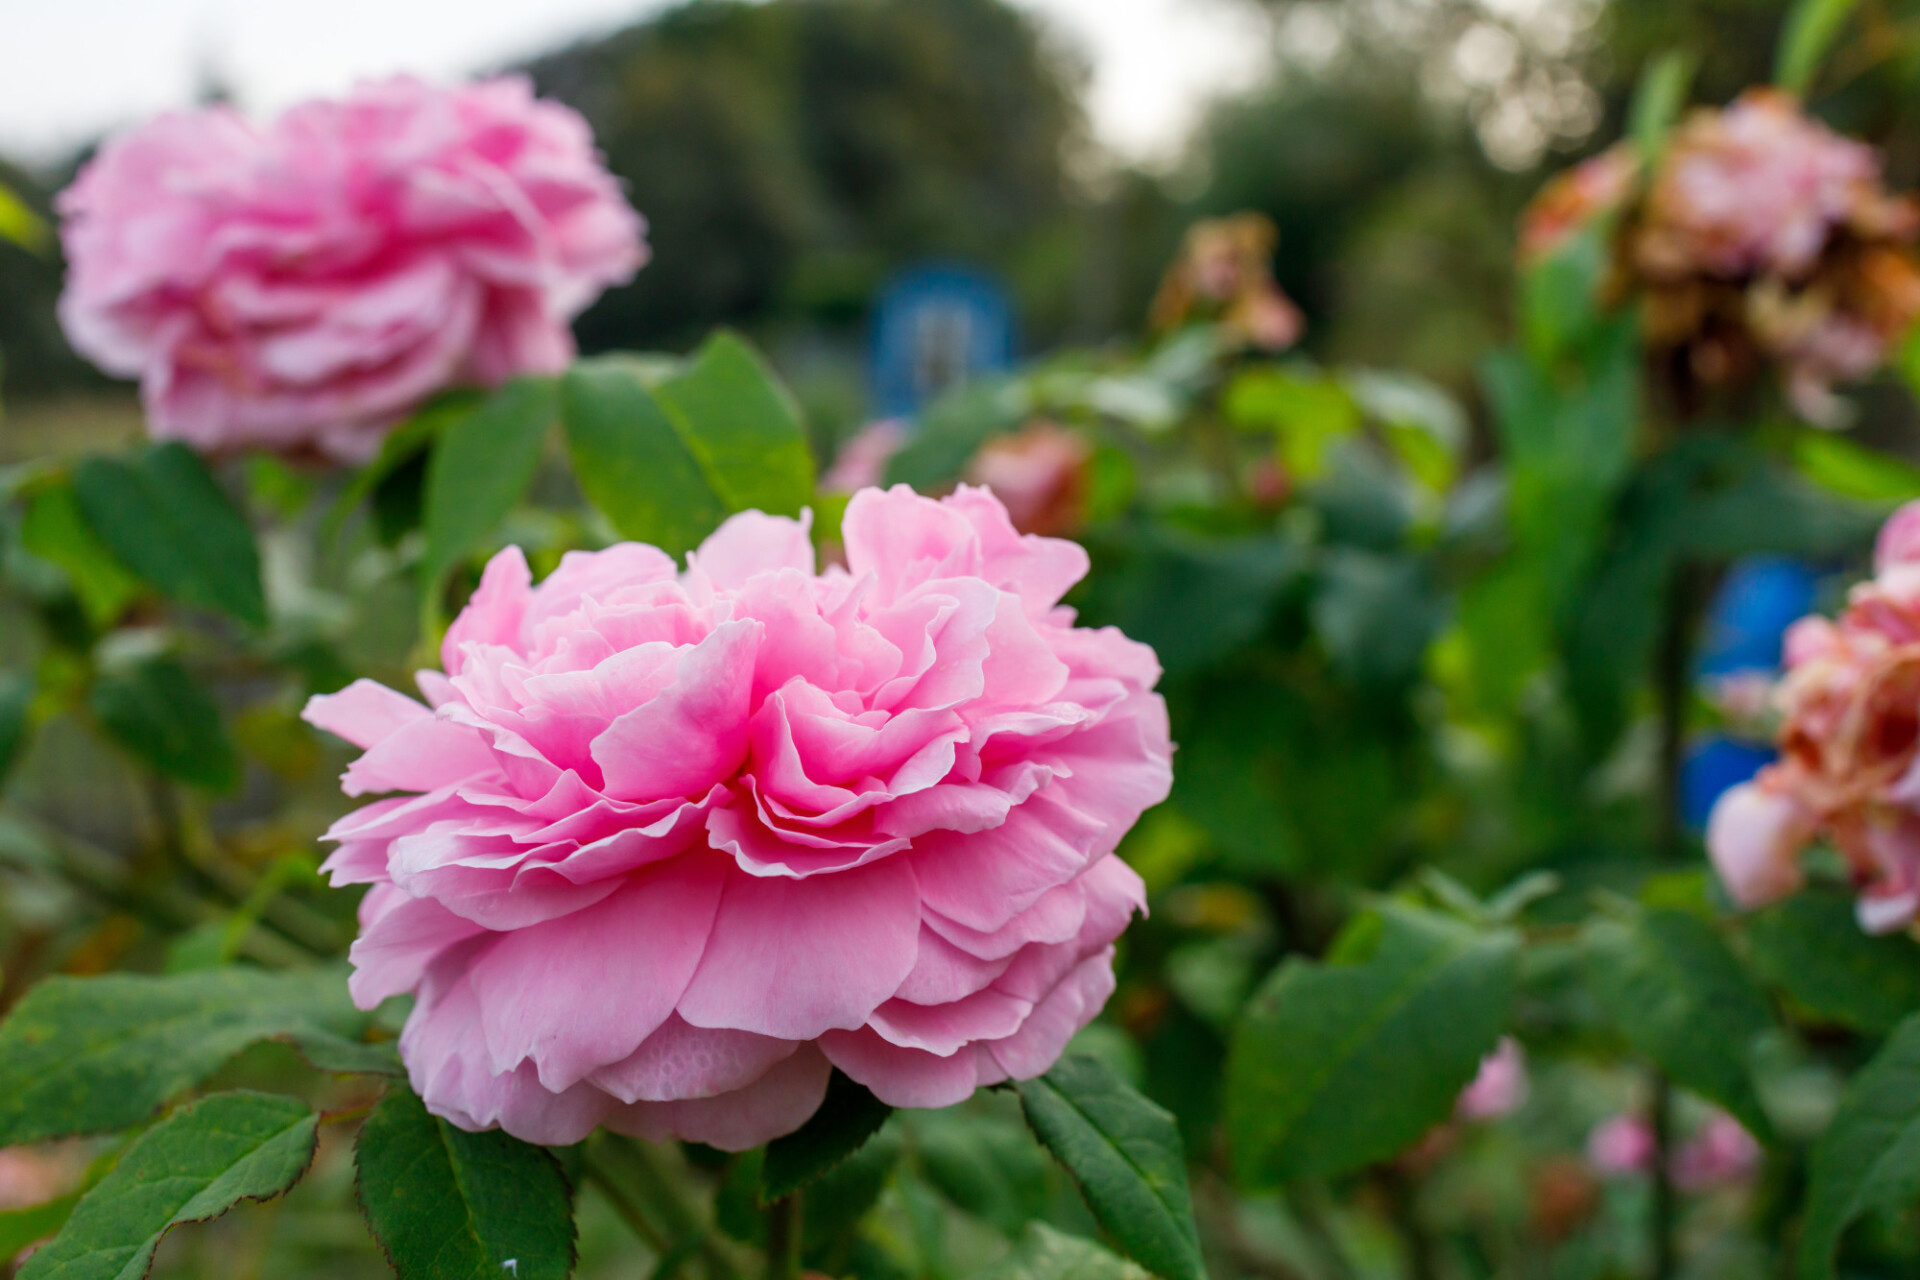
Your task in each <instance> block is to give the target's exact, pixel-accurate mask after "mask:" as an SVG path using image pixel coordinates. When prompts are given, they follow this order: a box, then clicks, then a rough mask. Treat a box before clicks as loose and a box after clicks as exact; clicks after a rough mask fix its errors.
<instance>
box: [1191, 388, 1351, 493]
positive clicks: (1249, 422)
mask: <svg viewBox="0 0 1920 1280" xmlns="http://www.w3.org/2000/svg"><path fill="white" fill-rule="evenodd" d="M1221 407H1222V408H1223V409H1224V411H1225V412H1226V415H1227V421H1229V422H1231V423H1233V424H1234V425H1235V426H1237V427H1239V428H1241V429H1242V430H1245V431H1255V430H1262V431H1270V432H1272V433H1273V434H1274V436H1275V438H1276V441H1277V447H1278V451H1279V455H1280V461H1281V462H1282V463H1283V464H1284V465H1285V466H1286V468H1287V470H1288V471H1289V472H1290V473H1291V474H1293V475H1294V476H1296V477H1298V478H1299V479H1301V480H1317V479H1318V478H1319V477H1320V476H1322V475H1324V474H1325V473H1326V469H1327V464H1326V457H1327V449H1328V446H1329V445H1331V444H1332V443H1333V442H1334V441H1335V440H1339V439H1341V438H1343V437H1345V436H1350V435H1352V434H1353V433H1354V432H1356V431H1358V430H1359V429H1360V406H1359V405H1357V404H1355V403H1354V399H1353V397H1352V396H1351V395H1349V394H1348V392H1347V389H1346V388H1345V387H1344V386H1342V385H1341V384H1340V383H1339V382H1337V381H1336V380H1334V379H1333V378H1330V377H1327V376H1326V375H1324V374H1317V373H1311V372H1306V371H1301V370H1294V369H1279V368H1272V367H1265V368H1254V369H1249V370H1247V371H1246V372H1245V373H1243V374H1241V375H1240V376H1239V377H1237V378H1235V379H1234V380H1233V382H1232V383H1230V384H1229V385H1228V387H1227V389H1226V393H1225V394H1224V396H1223V397H1222V399H1221Z"/></svg>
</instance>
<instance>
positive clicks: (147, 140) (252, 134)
mask: <svg viewBox="0 0 1920 1280" xmlns="http://www.w3.org/2000/svg"><path fill="white" fill-rule="evenodd" d="M59 210H60V212H61V214H62V215H63V217H64V222H63V224H62V227H61V239H62V243H63V244H64V246H65V248H66V254H67V260H68V263H69V271H68V277H67V286H66V291H65V293H64V294H63V295H62V297H61V299H60V318H61V322H62V324H63V325H64V327H65V329H66V332H67V336H68V337H69V338H70V339H71V340H72V342H73V344H74V346H75V347H76V348H77V349H78V350H79V351H80V352H82V353H83V354H84V355H86V356H87V357H88V358H89V359H91V360H93V361H94V362H95V363H96V364H98V365H100V367H101V368H103V369H105V370H107V371H108V372H110V373H114V374H119V375H122V376H126V377H137V378H139V379H140V389H141V395H142V398H143V400H144V401H145V403H146V408H147V414H148V418H149V423H150V429H151V431H152V433H153V434H154V435H155V436H157V437H160V438H163V439H178V440H183V441H185V442H187V443H188V444H190V445H192V446H194V447H195V448H197V449H202V450H207V451H227V450H233V449H238V448H245V447H260V448H266V449H272V450H276V451H281V452H288V453H307V452H317V453H320V454H322V455H325V456H328V457H331V458H334V459H340V460H361V459H364V458H367V457H369V456H371V455H372V454H373V453H374V452H375V451H376V450H377V449H378V448H379V446H380V441H381V437H382V435H383V433H384V432H385V431H386V430H387V429H388V428H389V427H391V426H392V425H393V424H394V423H395V422H397V421H398V420H399V419H400V418H402V417H404V416H405V415H406V413H407V412H408V410H409V409H411V408H412V407H414V406H415V405H417V404H418V403H419V402H420V401H421V400H422V399H423V398H424V397H426V396H428V395H430V394H431V393H433V392H435V391H437V390H440V389H441V388H443V387H446V386H448V385H451V384H456V383H481V384H487V385H492V384H495V383H499V382H501V381H504V380H505V379H507V378H509V377H511V376H513V375H514V374H520V373H550V372H554V371H557V370H559V369H561V368H563V367H564V366H565V365H566V364H567V362H568V361H569V360H570V359H571V358H572V356H573V350H574V348H573V338H572V335H571V333H570V332H569V329H568V325H569V323H570V322H571V320H572V319H573V317H574V316H576V315H578V314H579V313H580V311H581V310H583V309H584V308H585V307H586V306H587V304H588V303H590V302H592V301H593V300H594V298H595V297H597V296H598V295H599V294H600V292H601V291H602V290H603V289H605V288H607V287H608V286H609V285H612V284H616V283H620V282H622V281H625V280H627V279H630V278H631V277H632V275H633V273H634V271H635V270H636V269H637V268H638V267H639V266H640V265H641V264H642V263H643V262H644V261H645V260H646V248H645V246H644V244H643V243H642V240H641V234H642V230H643V226H644V224H643V223H642V222H641V219H640V217H639V215H638V214H636V213H635V212H634V211H633V210H632V209H631V208H630V207H629V206H628V205H627V202H626V200H625V198H624V197H623V196H622V195H621V193H620V188H619V185H618V183H617V182H616V181H615V179H614V178H613V177H612V176H611V175H610V174H608V173H607V171H606V169H605V168H604V167H603V166H602V164H601V162H600V158H599V156H598V154H597V153H596V152H595V150H594V147H593V139H592V136H591V134H590V133H589V131H588V129H587V125H586V122H585V121H584V120H582V119H581V118H580V116H579V115H578V114H576V113H575V112H574V111H572V110H571V109H570V108H568V107H564V106H562V105H560V104H559V103H555V102H545V101H540V100H537V99H535V98H534V96H533V91H532V88H531V87H530V86H529V84H528V83H527V81H525V80H524V79H521V78H518V77H510V78H505V79H498V80H492V81H488V82H485V83H482V84H476V85H471V86H468V87H465V88H458V89H438V88H433V87H430V86H428V85H425V84H422V83H421V82H419V81H417V80H412V79H406V78H399V79H393V80H388V81H384V82H381V83H375V84H366V85H362V86H361V87H359V88H358V89H356V90H355V91H354V92H353V93H351V94H349V95H348V96H347V97H345V98H343V99H340V100H337V101H326V100H322V101H314V102H308V103H306V104H304V105H301V106H297V107H294V108H293V109H291V110H289V111H287V112H286V113H285V114H284V115H282V116H280V117H279V119H277V120H275V121H273V122H272V123H271V124H269V125H266V126H263V127H256V126H254V125H251V124H249V123H248V122H247V121H245V120H244V119H242V118H241V117H240V116H239V115H237V114H235V113H234V112H233V111H231V110H230V109H228V108H226V107H210V108H207V109H205V110H201V111H194V112H188V113H175V114H169V115H164V116H161V117H159V118H158V119H156V120H154V121H152V122H151V123H149V124H146V125H143V126H141V127H140V128H137V129H134V130H132V131H131V132H128V133H125V134H122V135H120V136H119V137H117V138H114V139H112V140H111V141H109V142H108V143H107V144H106V145H105V146H104V147H102V148H101V150H100V153H99V155H98V156H96V157H95V158H94V159H93V160H92V161H91V162H90V163H89V164H88V165H87V166H86V167H85V168H84V169H82V170H81V172H80V176H79V178H78V179H77V180H76V181H75V182H74V184H73V185H72V186H71V187H69V188H68V189H67V190H66V191H64V192H63V193H61V195H60V198H59Z"/></svg>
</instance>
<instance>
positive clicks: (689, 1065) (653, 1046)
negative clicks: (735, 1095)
mask: <svg viewBox="0 0 1920 1280" xmlns="http://www.w3.org/2000/svg"><path fill="white" fill-rule="evenodd" d="M799 1047H800V1046H799V1044H798V1043H797V1042H795V1041H792V1040H776V1039H774V1038H773V1037H772V1036H760V1035H755V1034H754V1033H753V1032H751V1031H715V1030H710V1029H708V1028H705V1027H696V1026H693V1025H692V1024H690V1023H688V1022H686V1021H685V1020H683V1019H682V1018H681V1017H680V1016H679V1015H678V1014H675V1015H673V1016H671V1017H669V1018H668V1019H667V1020H666V1021H665V1022H663V1023H661V1024H660V1029H659V1030H657V1031H655V1032H654V1033H653V1034H652V1035H650V1036H648V1037H647V1038H646V1040H645V1041H643V1042H642V1043H641V1045H640V1047H639V1048H638V1049H635V1050H634V1051H633V1052H632V1053H631V1054H629V1055H627V1056H626V1057H625V1058H623V1059H621V1060H620V1061H619V1062H616V1063H613V1064H612V1065H610V1066H605V1067H602V1068H600V1070H598V1071H596V1072H594V1073H593V1077H592V1079H593V1083H594V1084H595V1085H597V1086H598V1087H600V1088H602V1089H605V1090H606V1091H607V1092H608V1093H610V1094H612V1095H613V1096H614V1097H616V1098H618V1099H620V1101H622V1102H643V1101H644V1102H677V1101H680V1100H682V1099H685V1098H714V1097H718V1096H720V1095H721V1094H724V1093H730V1092H732V1091H733V1090H735V1089H744V1088H746V1087H747V1086H748V1085H750V1084H752V1083H753V1082H754V1081H755V1080H758V1079H759V1078H760V1077H761V1076H763V1075H765V1074H766V1073H767V1072H768V1070H769V1069H771V1068H772V1067H773V1065H774V1064H775V1063H776V1062H779V1061H780V1060H781V1059H782V1058H785V1057H787V1056H788V1055H789V1054H791V1053H792V1052H793V1051H794V1050H795V1049H797V1048H799Z"/></svg>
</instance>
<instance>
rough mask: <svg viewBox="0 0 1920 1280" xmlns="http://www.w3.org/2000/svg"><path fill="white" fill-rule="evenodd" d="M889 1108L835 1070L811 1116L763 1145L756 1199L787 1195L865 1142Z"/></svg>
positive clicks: (873, 1132) (891, 1110)
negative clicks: (789, 1131)
mask: <svg viewBox="0 0 1920 1280" xmlns="http://www.w3.org/2000/svg"><path fill="white" fill-rule="evenodd" d="M892 1114H893V1108H892V1107H890V1106H888V1105H887V1104H886V1103H884V1102H882V1101H880V1100H879V1099H878V1098H876V1097H874V1096H873V1094H871V1093H869V1092H868V1091H867V1087H866V1086H865V1085H863V1084H858V1083H856V1082H855V1081H854V1080H852V1079H851V1078H849V1077H848V1076H846V1075H845V1074H843V1073H842V1072H840V1071H839V1070H835V1071H834V1073H833V1075H832V1076H831V1077H830V1078H829V1079H828V1081H827V1096H826V1099H825V1101H823V1102H822V1103H821V1104H820V1109H819V1110H818V1111H816V1112H814V1113H813V1118H812V1119H810V1120H808V1121H807V1122H806V1123H805V1124H803V1125H801V1126H800V1127H799V1128H798V1129H796V1130H795V1131H794V1132H792V1133H790V1134H788V1135H787V1136H786V1137H784V1138H775V1139H774V1140H773V1141H772V1142H769V1143H768V1144H767V1162H766V1165H765V1166H764V1168H763V1169H762V1170H761V1174H760V1199H761V1200H762V1201H763V1202H771V1201H774V1200H778V1199H780V1198H781V1197H782V1196H789V1195H792V1194H793V1193H794V1192H796V1191H798V1190H799V1189H800V1188H802V1187H804V1186H806V1185H807V1184H808V1183H810V1182H812V1181H813V1180H814V1179H816V1178H818V1177H820V1176H821V1175H822V1174H824V1173H826V1172H827V1171H828V1170H830V1169H832V1168H833V1167H834V1166H835V1165H837V1164H839V1163H840V1162H841V1161H842V1160H845V1159H846V1158H847V1157H848V1156H850V1155H852V1154H853V1153H854V1152H856V1151H858V1150H859V1149H860V1148H861V1147H863V1146H865V1145H866V1141H867V1139H868V1138H871V1137H872V1136H873V1135H874V1134H876V1133H878V1132H880V1126H881V1125H883V1124H885V1123H886V1122H887V1117H888V1116H890V1115H892Z"/></svg>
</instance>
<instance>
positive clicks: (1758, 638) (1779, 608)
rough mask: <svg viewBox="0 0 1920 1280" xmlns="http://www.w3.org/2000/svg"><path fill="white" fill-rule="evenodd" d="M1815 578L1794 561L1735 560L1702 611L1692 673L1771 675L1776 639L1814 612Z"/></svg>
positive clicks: (1776, 558) (1776, 663)
mask: <svg viewBox="0 0 1920 1280" xmlns="http://www.w3.org/2000/svg"><path fill="white" fill-rule="evenodd" d="M1818 594H1819V578H1818V577H1817V576H1816V575H1815V573H1814V571H1813V570H1812V569H1810V568H1808V567H1807V566H1806V565H1805V564H1802V563H1801V562H1800V561H1798V560H1788V559H1786V558H1784V557H1781V556H1748V557H1746V558H1744V559H1742V560H1738V561H1735V562H1734V565H1733V568H1732V569H1731V570H1729V571H1728V573H1727V576H1726V579H1725V581H1723V582H1722V583H1721V584H1720V590H1719V591H1718V592H1716V593H1715V594H1714V597H1713V603H1712V605H1711V606H1709V607H1708V609H1707V618H1706V626H1705V627H1704V628H1703V629H1702V632H1701V636H1700V659H1699V663H1698V665H1697V667H1696V672H1697V674H1699V675H1703V676H1720V675H1726V674H1728V673H1729V672H1733V671H1756V670H1758V671H1775V670H1777V669H1778V668H1779V666H1780V637H1781V635H1782V634H1783V633H1784V632H1785V631H1786V629H1787V627H1788V626H1789V625H1790V624H1791V623H1793V622H1794V621H1795V620H1796V619H1799V618H1802V617H1805V616H1806V615H1807V614H1809V613H1812V612H1813V606H1814V601H1815V599H1816V598H1817V596H1818Z"/></svg>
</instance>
